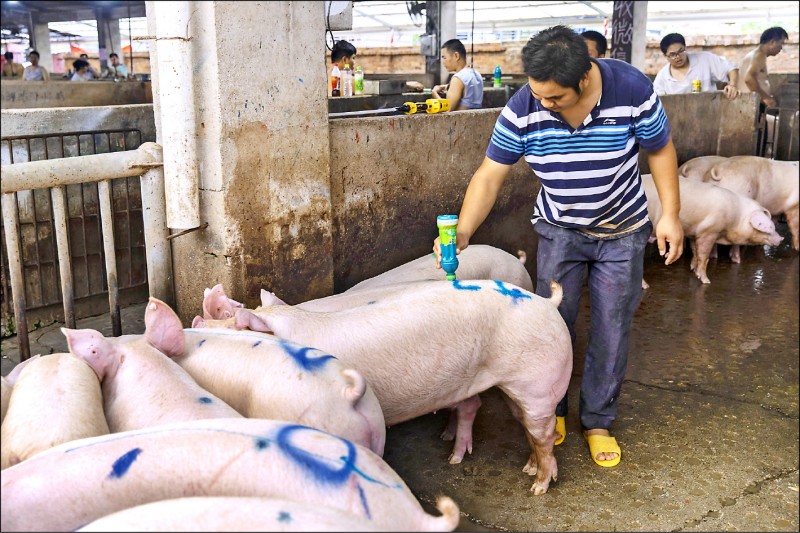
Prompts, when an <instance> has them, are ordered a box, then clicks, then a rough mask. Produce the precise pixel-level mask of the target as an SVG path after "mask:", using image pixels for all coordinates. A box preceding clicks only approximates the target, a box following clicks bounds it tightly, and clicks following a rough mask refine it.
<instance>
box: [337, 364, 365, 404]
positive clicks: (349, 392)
mask: <svg viewBox="0 0 800 533" xmlns="http://www.w3.org/2000/svg"><path fill="white" fill-rule="evenodd" d="M342 376H344V380H345V382H346V383H347V387H345V389H344V391H343V392H344V397H345V398H347V399H348V400H350V403H352V404H353V405H355V404H356V403H358V400H360V399H361V398H362V397H363V396H364V393H365V392H367V380H365V379H364V376H362V375H361V372H359V371H358V370H356V369H355V368H346V369H344V370H342Z"/></svg>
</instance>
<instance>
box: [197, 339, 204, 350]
mask: <svg viewBox="0 0 800 533" xmlns="http://www.w3.org/2000/svg"><path fill="white" fill-rule="evenodd" d="M205 343H206V340H205V339H202V340H201V341H200V344H198V345H197V347H198V348H199V347H200V346H202V345H204V344H205Z"/></svg>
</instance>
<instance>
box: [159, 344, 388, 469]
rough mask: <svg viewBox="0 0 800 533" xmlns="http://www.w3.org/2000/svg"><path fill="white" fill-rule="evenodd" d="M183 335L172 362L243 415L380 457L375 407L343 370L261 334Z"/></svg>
mask: <svg viewBox="0 0 800 533" xmlns="http://www.w3.org/2000/svg"><path fill="white" fill-rule="evenodd" d="M182 333H183V334H184V336H185V338H186V348H185V351H184V352H183V354H181V355H179V356H177V357H176V358H175V361H176V362H177V363H178V364H179V365H180V366H181V367H182V368H183V369H184V370H186V371H187V372H188V373H189V374H190V375H191V376H192V377H193V378H194V379H195V380H197V382H198V383H199V384H200V385H201V386H202V387H204V388H205V389H207V390H209V391H211V392H213V393H214V394H216V395H217V396H219V397H220V398H222V399H223V400H224V401H225V402H227V403H228V404H229V405H230V406H231V407H233V408H234V409H236V410H237V411H238V412H240V413H242V414H243V415H244V416H246V417H248V418H271V419H279V420H288V421H292V422H296V423H298V424H303V425H307V426H312V427H316V428H319V429H322V430H324V431H327V432H329V433H332V434H334V435H338V436H340V437H342V438H345V439H348V440H351V441H353V442H355V443H357V444H360V445H362V446H365V447H367V448H369V449H371V450H372V451H373V452H375V453H376V454H378V455H381V456H382V455H383V447H384V444H385V443H386V423H385V421H384V418H383V411H382V410H381V405H380V404H379V403H378V398H377V397H376V395H375V393H374V392H373V390H372V387H371V386H370V385H369V384H368V382H367V380H366V379H364V376H363V375H362V373H361V372H359V371H358V370H355V369H354V368H352V367H351V366H350V365H349V364H345V363H344V362H342V361H340V360H339V359H338V358H337V357H334V356H333V355H331V354H330V353H327V352H324V351H320V350H318V349H315V348H311V347H309V346H304V345H300V344H296V343H294V342H290V341H288V340H285V339H281V338H278V337H275V336H274V335H268V334H264V333H258V332H247V331H245V332H243V331H235V330H229V329H211V328H209V329H186V330H182ZM174 334H178V332H177V331H175V332H174Z"/></svg>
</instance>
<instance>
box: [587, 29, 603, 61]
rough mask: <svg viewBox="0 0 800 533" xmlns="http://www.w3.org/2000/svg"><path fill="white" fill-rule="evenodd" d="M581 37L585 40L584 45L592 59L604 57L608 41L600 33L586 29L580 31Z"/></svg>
mask: <svg viewBox="0 0 800 533" xmlns="http://www.w3.org/2000/svg"><path fill="white" fill-rule="evenodd" d="M581 37H583V40H584V41H586V47H587V48H588V49H589V57H592V58H594V59H598V58H602V57H606V50H608V41H607V40H606V38H605V36H604V35H603V34H602V33H600V32H599V31H594V30H586V31H585V32H583V33H581Z"/></svg>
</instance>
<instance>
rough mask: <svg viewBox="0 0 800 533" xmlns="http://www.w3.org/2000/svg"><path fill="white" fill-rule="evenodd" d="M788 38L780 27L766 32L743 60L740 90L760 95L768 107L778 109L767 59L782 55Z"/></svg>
mask: <svg viewBox="0 0 800 533" xmlns="http://www.w3.org/2000/svg"><path fill="white" fill-rule="evenodd" d="M788 38H789V34H788V33H786V30H784V29H783V28H781V27H779V26H775V27H774V28H769V29H767V30H764V32H763V33H762V34H761V38H760V39H759V45H758V46H757V47H756V48H755V49H753V50H751V51H750V52H748V53H747V55H746V56H744V59H743V60H742V66H741V71H742V76H741V78H740V79H739V83H738V88H739V90H740V91H741V92H743V93H749V92H754V93H758V95H759V96H760V97H761V100H762V101H763V102H764V104H765V105H766V106H767V107H778V102H777V100H775V96H774V95H773V94H772V89H771V87H770V85H769V78H768V74H767V58H768V57H772V56H776V55H778V54H780V53H781V50H783V43H784V42H786V39H788Z"/></svg>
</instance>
